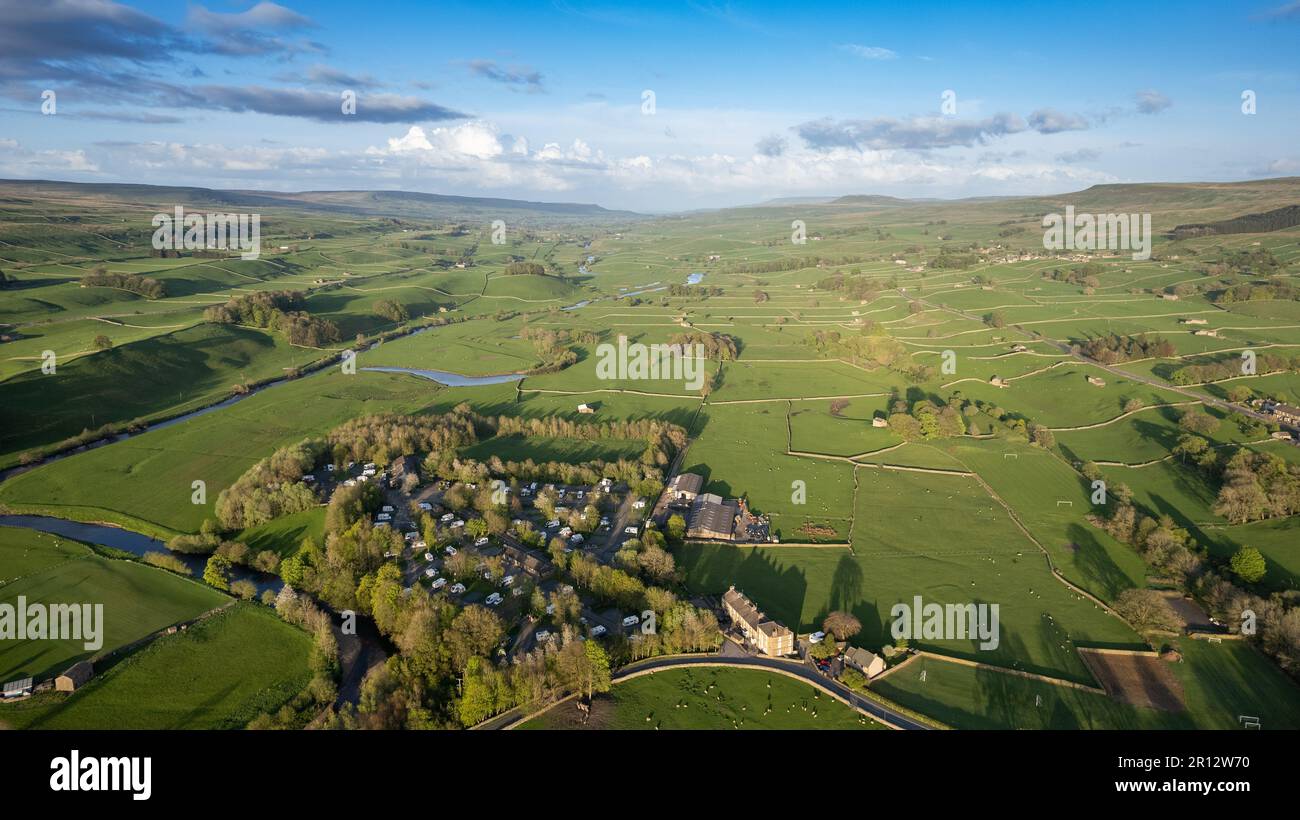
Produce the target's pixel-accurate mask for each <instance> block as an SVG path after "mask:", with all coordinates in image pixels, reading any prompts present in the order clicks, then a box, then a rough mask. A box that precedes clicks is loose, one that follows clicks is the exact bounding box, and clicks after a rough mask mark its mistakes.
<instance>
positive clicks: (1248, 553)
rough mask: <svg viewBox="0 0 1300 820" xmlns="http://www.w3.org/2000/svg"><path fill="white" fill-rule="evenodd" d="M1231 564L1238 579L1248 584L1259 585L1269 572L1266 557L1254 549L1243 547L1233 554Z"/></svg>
mask: <svg viewBox="0 0 1300 820" xmlns="http://www.w3.org/2000/svg"><path fill="white" fill-rule="evenodd" d="M1230 564H1231V566H1232V571H1233V572H1235V573H1236V574H1237V577H1238V578H1240V579H1241V580H1243V581H1245V582H1246V583H1248V584H1254V583H1258V582H1259V581H1261V580H1263V578H1264V574H1265V573H1267V572H1268V564H1267V563H1266V562H1265V561H1264V556H1263V555H1262V554H1261V553H1260V551H1259V550H1257V549H1255V548H1254V547H1247V546H1242V547H1241V549H1239V550H1237V551H1236V552H1235V553H1233V555H1232V560H1231V561H1230Z"/></svg>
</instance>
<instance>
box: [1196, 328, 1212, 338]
mask: <svg viewBox="0 0 1300 820" xmlns="http://www.w3.org/2000/svg"><path fill="white" fill-rule="evenodd" d="M1192 335H1193V336H1215V337H1217V336H1218V335H1219V331H1217V330H1213V329H1211V328H1201V329H1200V330H1194V331H1192Z"/></svg>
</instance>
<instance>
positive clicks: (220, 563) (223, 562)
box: [203, 555, 230, 591]
mask: <svg viewBox="0 0 1300 820" xmlns="http://www.w3.org/2000/svg"><path fill="white" fill-rule="evenodd" d="M203 582H204V583H205V584H208V585H209V586H213V587H216V588H217V589H220V590H223V591H229V590H230V559H229V558H226V557H225V556H224V555H213V556H212V557H211V558H209V559H208V564H207V566H205V567H204V568H203Z"/></svg>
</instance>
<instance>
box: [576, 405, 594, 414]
mask: <svg viewBox="0 0 1300 820" xmlns="http://www.w3.org/2000/svg"><path fill="white" fill-rule="evenodd" d="M578 412H579V413H582V414H583V415H590V414H592V413H594V412H596V408H594V407H592V406H591V405H590V404H579V405H578Z"/></svg>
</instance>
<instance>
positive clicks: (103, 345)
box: [94, 333, 113, 350]
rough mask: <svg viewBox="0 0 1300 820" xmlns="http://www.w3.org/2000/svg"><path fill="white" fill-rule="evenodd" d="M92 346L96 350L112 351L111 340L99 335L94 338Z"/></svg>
mask: <svg viewBox="0 0 1300 820" xmlns="http://www.w3.org/2000/svg"><path fill="white" fill-rule="evenodd" d="M94 345H95V349H96V350H112V348H113V340H112V339H110V338H108V337H107V336H105V335H104V334H102V333H101V334H99V335H98V336H96V337H95V341H94Z"/></svg>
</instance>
